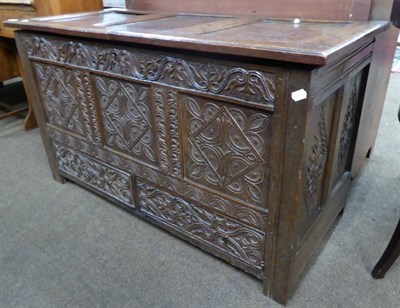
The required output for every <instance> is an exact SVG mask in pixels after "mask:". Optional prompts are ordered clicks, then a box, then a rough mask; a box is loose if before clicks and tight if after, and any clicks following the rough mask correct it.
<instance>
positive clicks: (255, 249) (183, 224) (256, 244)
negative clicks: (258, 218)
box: [137, 180, 265, 270]
mask: <svg viewBox="0 0 400 308" xmlns="http://www.w3.org/2000/svg"><path fill="white" fill-rule="evenodd" d="M137 186H138V196H139V204H140V211H142V212H143V213H146V214H147V215H149V216H153V217H155V218H156V219H157V220H159V221H162V222H163V223H165V224H167V225H169V226H171V227H173V228H174V229H178V230H179V231H181V232H184V233H186V234H187V235H189V236H190V237H193V238H195V239H197V240H199V241H201V242H204V243H206V244H208V245H210V246H212V247H214V248H217V249H218V250H220V251H222V252H224V253H226V254H228V255H230V256H232V257H235V258H237V259H239V260H240V261H242V262H244V263H246V264H248V265H249V266H251V267H253V268H256V269H259V270H261V269H262V265H263V254H264V242H265V235H264V234H262V233H260V232H257V231H255V230H253V229H251V228H248V227H245V226H243V225H241V224H239V223H237V222H235V221H233V220H231V219H228V218H226V217H224V216H222V215H218V214H216V213H213V212H211V211H209V210H205V209H204V208H201V207H198V206H196V205H194V204H191V203H189V202H187V201H185V200H183V199H181V198H178V197H174V196H173V195H171V194H169V193H167V192H164V191H161V190H158V189H156V188H154V187H152V186H150V185H148V184H145V183H144V182H142V181H140V180H138V181H137Z"/></svg>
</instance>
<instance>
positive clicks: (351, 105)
mask: <svg viewBox="0 0 400 308" xmlns="http://www.w3.org/2000/svg"><path fill="white" fill-rule="evenodd" d="M358 90H359V89H358V83H357V79H355V80H354V81H353V85H352V87H351V93H350V97H349V100H348V102H347V106H346V111H345V114H344V119H343V124H342V130H341V133H340V144H339V154H338V155H339V157H338V167H339V169H342V168H344V167H345V163H346V160H347V157H348V154H349V151H350V146H351V144H352V141H353V140H352V136H353V133H354V128H355V126H356V116H357V107H358V97H359V95H358Z"/></svg>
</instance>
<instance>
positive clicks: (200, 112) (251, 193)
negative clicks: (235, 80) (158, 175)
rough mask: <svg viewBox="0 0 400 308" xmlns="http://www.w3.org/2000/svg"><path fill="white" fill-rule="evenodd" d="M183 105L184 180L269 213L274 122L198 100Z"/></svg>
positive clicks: (185, 99) (243, 110)
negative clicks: (269, 183) (238, 199)
mask: <svg viewBox="0 0 400 308" xmlns="http://www.w3.org/2000/svg"><path fill="white" fill-rule="evenodd" d="M181 101H182V109H183V121H184V123H185V126H184V128H183V129H184V146H185V149H187V151H185V154H186V155H185V176H186V178H187V179H188V180H191V181H193V182H197V183H201V184H203V185H206V186H209V187H211V188H213V189H216V190H219V191H222V192H224V193H226V194H229V195H233V196H235V197H237V198H240V199H242V200H244V201H246V202H249V203H251V204H257V205H259V206H263V207H265V206H266V196H267V190H268V178H269V150H270V147H269V145H270V144H269V142H270V140H271V119H270V116H269V115H268V114H265V113H261V112H257V111H253V110H250V109H246V108H241V109H239V108H237V107H236V106H234V105H230V104H225V103H222V102H219V101H215V100H209V99H206V98H201V97H197V96H189V95H183V96H182V99H181Z"/></svg>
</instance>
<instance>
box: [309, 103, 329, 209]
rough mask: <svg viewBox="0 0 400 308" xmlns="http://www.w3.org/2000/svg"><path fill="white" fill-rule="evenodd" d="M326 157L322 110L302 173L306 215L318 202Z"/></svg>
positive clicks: (326, 147) (326, 139)
mask: <svg viewBox="0 0 400 308" xmlns="http://www.w3.org/2000/svg"><path fill="white" fill-rule="evenodd" d="M327 157H328V136H327V132H326V122H325V115H324V111H323V109H322V110H321V112H320V114H319V119H318V123H317V129H316V130H315V133H314V136H313V144H312V146H311V151H310V154H309V156H308V158H307V161H306V165H305V173H304V180H305V181H304V182H305V184H304V199H305V204H306V208H307V215H308V216H309V217H310V216H313V214H314V213H313V212H314V211H315V210H316V207H317V206H318V205H319V202H320V191H321V189H322V177H323V175H324V171H325V166H326V160H327Z"/></svg>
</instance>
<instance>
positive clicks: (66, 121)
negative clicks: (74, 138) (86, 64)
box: [33, 62, 85, 136]
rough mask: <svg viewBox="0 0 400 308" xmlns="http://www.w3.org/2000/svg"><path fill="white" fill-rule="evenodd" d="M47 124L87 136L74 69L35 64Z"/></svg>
mask: <svg viewBox="0 0 400 308" xmlns="http://www.w3.org/2000/svg"><path fill="white" fill-rule="evenodd" d="M33 68H34V71H35V73H36V81H37V84H38V85H39V89H40V93H41V96H42V104H43V108H44V110H45V112H46V119H47V122H48V123H49V124H51V125H53V126H56V127H59V128H62V129H65V130H67V131H70V132H71V133H74V134H76V135H79V136H85V130H84V125H83V114H82V110H81V106H80V104H79V94H78V87H77V81H76V78H75V73H74V71H73V70H72V69H68V68H64V67H60V66H56V65H50V64H44V63H37V62H33Z"/></svg>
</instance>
